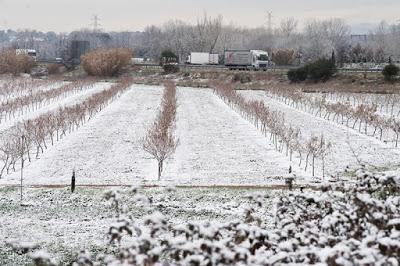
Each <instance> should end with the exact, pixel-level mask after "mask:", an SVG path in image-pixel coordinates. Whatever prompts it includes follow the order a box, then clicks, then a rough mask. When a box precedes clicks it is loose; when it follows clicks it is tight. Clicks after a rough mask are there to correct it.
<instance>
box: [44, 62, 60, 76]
mask: <svg viewBox="0 0 400 266" xmlns="http://www.w3.org/2000/svg"><path fill="white" fill-rule="evenodd" d="M46 69H47V73H49V75H54V74H59V73H60V65H58V64H49V65H47V66H46Z"/></svg>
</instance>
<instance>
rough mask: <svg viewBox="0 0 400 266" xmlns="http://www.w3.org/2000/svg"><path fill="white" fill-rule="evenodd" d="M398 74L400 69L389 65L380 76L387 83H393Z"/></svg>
mask: <svg viewBox="0 0 400 266" xmlns="http://www.w3.org/2000/svg"><path fill="white" fill-rule="evenodd" d="M399 73H400V68H399V67H398V66H396V65H394V64H389V65H387V66H385V68H384V69H383V70H382V74H383V76H384V77H385V80H387V81H393V80H394V79H395V78H396V76H397V75H399Z"/></svg>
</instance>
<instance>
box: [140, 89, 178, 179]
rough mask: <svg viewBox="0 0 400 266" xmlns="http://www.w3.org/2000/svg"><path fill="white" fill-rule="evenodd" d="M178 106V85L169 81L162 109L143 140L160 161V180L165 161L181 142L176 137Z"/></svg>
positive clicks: (146, 149)
mask: <svg viewBox="0 0 400 266" xmlns="http://www.w3.org/2000/svg"><path fill="white" fill-rule="evenodd" d="M176 107H177V100H176V87H175V84H173V83H171V82H168V83H166V84H165V90H164V95H163V101H162V109H161V110H160V112H159V113H158V116H157V118H156V121H154V122H153V124H152V126H151V127H150V128H149V129H148V130H147V134H146V137H145V138H144V139H143V140H142V145H143V150H144V151H146V152H148V153H149V154H151V155H152V156H153V158H154V159H156V160H157V162H158V180H161V174H162V171H163V167H164V161H165V160H166V159H168V158H169V157H170V156H171V155H172V154H173V153H174V152H175V150H176V147H177V146H178V144H179V140H178V139H177V138H176V137H175V119H176Z"/></svg>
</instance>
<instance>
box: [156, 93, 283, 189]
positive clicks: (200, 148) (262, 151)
mask: <svg viewBox="0 0 400 266" xmlns="http://www.w3.org/2000/svg"><path fill="white" fill-rule="evenodd" d="M177 97H178V116H177V125H176V129H177V130H176V135H177V136H178V137H179V139H180V145H179V146H178V148H177V150H176V153H175V155H174V158H173V160H170V162H167V165H166V173H165V178H164V179H166V180H172V181H174V182H176V183H179V184H185V183H186V184H201V185H216V184H263V183H268V182H276V180H275V177H282V176H286V175H287V173H288V169H289V166H290V162H289V160H288V159H287V158H286V157H285V156H284V155H282V154H281V153H279V152H277V151H275V149H274V147H273V146H272V144H271V143H270V142H269V141H268V139H267V138H265V137H264V136H263V135H262V134H261V132H259V131H258V130H257V129H256V128H255V127H254V126H253V125H252V124H251V123H249V122H248V121H247V120H245V119H243V118H242V117H241V116H240V115H239V114H237V113H236V112H235V111H233V110H231V109H230V108H229V107H228V106H227V105H226V104H225V103H224V102H223V101H221V100H220V99H219V98H218V97H217V96H216V95H214V94H213V92H212V90H209V89H193V88H178V91H177ZM154 176H155V175H154ZM174 179H175V180H174Z"/></svg>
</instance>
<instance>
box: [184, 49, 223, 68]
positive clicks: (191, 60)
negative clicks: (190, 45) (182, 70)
mask: <svg viewBox="0 0 400 266" xmlns="http://www.w3.org/2000/svg"><path fill="white" fill-rule="evenodd" d="M186 63H188V64H191V65H218V63H219V55H218V54H210V53H194V52H192V53H190V55H189V56H188V59H187V61H186Z"/></svg>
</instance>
